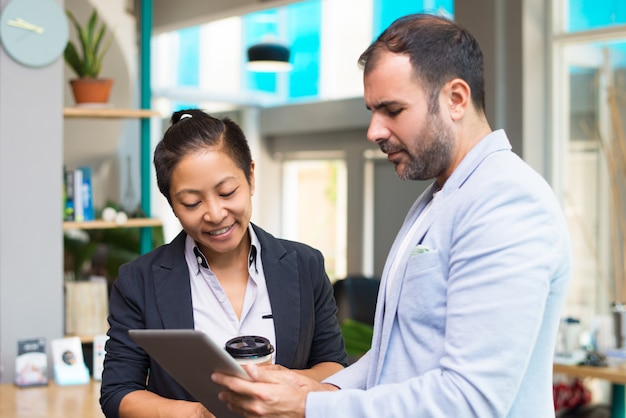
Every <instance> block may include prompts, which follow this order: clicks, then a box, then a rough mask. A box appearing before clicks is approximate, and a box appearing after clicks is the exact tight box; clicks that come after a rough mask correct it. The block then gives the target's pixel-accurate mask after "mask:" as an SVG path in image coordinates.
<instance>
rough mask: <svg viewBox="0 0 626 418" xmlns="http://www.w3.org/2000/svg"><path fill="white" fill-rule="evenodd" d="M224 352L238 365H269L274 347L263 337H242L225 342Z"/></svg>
mask: <svg viewBox="0 0 626 418" xmlns="http://www.w3.org/2000/svg"><path fill="white" fill-rule="evenodd" d="M225 348H226V351H227V352H228V353H229V354H230V355H231V356H232V357H233V358H234V359H235V360H237V362H238V363H239V364H242V365H243V364H271V363H272V353H273V352H274V347H272V344H271V343H270V341H269V340H268V339H267V338H265V337H259V336H256V335H244V336H242V337H235V338H232V339H230V340H228V341H227V342H226V346H225Z"/></svg>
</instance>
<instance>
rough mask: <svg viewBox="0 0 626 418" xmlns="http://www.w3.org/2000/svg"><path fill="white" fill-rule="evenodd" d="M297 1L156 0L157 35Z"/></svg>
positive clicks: (154, 11) (153, 22)
mask: <svg viewBox="0 0 626 418" xmlns="http://www.w3.org/2000/svg"><path fill="white" fill-rule="evenodd" d="M295 2H296V0H202V1H200V0H177V1H172V0H153V1H152V5H153V6H152V8H153V16H152V30H153V33H154V34H158V33H161V32H165V31H171V30H175V29H179V28H183V27H188V26H194V25H198V24H201V23H206V22H209V21H211V20H217V19H223V18H226V17H231V16H238V15H242V14H246V13H250V12H253V11H256V10H263V9H270V8H274V7H278V6H282V5H285V4H289V3H295Z"/></svg>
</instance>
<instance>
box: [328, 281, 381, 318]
mask: <svg viewBox="0 0 626 418" xmlns="http://www.w3.org/2000/svg"><path fill="white" fill-rule="evenodd" d="M379 285H380V279H378V278H375V277H364V276H348V277H346V278H344V279H340V280H337V281H336V282H335V284H334V285H333V290H334V294H335V302H336V303H337V308H338V311H337V319H338V320H339V323H340V324H341V323H342V322H343V321H344V319H348V318H349V319H353V320H355V321H359V322H362V323H364V324H369V325H374V312H375V311H376V297H377V296H378V286H379Z"/></svg>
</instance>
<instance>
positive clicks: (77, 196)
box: [74, 169, 85, 222]
mask: <svg viewBox="0 0 626 418" xmlns="http://www.w3.org/2000/svg"><path fill="white" fill-rule="evenodd" d="M83 207H84V206H83V172H82V171H81V170H79V169H76V170H74V220H75V221H76V222H82V221H84V220H85V213H84V210H83Z"/></svg>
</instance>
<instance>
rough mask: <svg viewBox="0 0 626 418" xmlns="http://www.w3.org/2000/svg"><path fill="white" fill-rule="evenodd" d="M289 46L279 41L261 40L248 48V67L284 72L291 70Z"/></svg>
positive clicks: (252, 69)
mask: <svg viewBox="0 0 626 418" xmlns="http://www.w3.org/2000/svg"><path fill="white" fill-rule="evenodd" d="M291 67H292V65H291V64H290V63H289V48H287V47H286V46H285V45H282V44H280V43H278V42H271V41H266V42H261V43H258V44H255V45H252V46H251V47H250V48H248V64H247V65H246V69H248V70H249V71H256V72H265V73H272V72H283V71H289V70H291Z"/></svg>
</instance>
